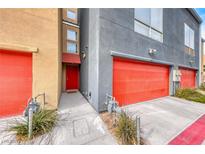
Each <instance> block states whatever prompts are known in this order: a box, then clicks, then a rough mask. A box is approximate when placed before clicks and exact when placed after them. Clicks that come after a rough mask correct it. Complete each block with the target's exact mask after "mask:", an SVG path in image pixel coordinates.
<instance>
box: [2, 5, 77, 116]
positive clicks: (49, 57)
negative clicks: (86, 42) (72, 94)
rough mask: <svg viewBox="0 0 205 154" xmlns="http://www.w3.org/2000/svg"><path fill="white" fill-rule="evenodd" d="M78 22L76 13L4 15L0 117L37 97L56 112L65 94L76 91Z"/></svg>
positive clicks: (9, 12)
mask: <svg viewBox="0 0 205 154" xmlns="http://www.w3.org/2000/svg"><path fill="white" fill-rule="evenodd" d="M78 22H79V20H78V10H77V9H0V25H1V26H0V102H1V103H0V117H4V116H11V115H17V114H22V112H23V111H24V109H25V107H26V106H27V103H28V100H29V99H30V98H31V97H35V96H37V95H39V94H45V101H46V102H44V98H43V97H42V96H43V95H42V96H40V97H38V102H40V103H46V106H48V107H51V108H57V107H58V103H59V101H60V97H61V92H62V91H64V90H66V89H65V88H67V89H69V90H75V89H78V86H79V85H78V84H79V83H78V82H77V81H78V78H79V77H78V74H79V73H78V72H79V71H78V72H77V70H78V68H79V67H76V66H78V64H79V63H80V58H79V25H78ZM69 53H71V54H69ZM68 68H69V69H68ZM66 70H69V71H67V72H66ZM66 73H67V74H72V76H71V77H69V79H68V78H67V81H65V80H66V77H65V75H66ZM73 75H74V76H73Z"/></svg>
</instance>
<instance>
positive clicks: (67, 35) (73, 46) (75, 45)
mask: <svg viewBox="0 0 205 154" xmlns="http://www.w3.org/2000/svg"><path fill="white" fill-rule="evenodd" d="M63 51H64V52H67V53H79V29H78V28H76V27H73V26H69V25H63Z"/></svg>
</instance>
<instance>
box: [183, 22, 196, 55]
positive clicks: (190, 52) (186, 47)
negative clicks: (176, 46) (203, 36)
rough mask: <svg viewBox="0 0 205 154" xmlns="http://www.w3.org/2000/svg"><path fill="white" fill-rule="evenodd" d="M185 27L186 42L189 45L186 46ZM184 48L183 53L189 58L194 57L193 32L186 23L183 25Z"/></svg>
mask: <svg viewBox="0 0 205 154" xmlns="http://www.w3.org/2000/svg"><path fill="white" fill-rule="evenodd" d="M186 27H187V28H188V33H189V34H188V41H189V43H188V44H189V45H187V44H186V40H187V39H186V35H187V34H186ZM191 32H193V42H192V43H193V48H192V47H191V46H192V45H191V35H190V33H191ZM184 46H185V53H187V54H188V55H191V56H195V31H194V30H193V29H192V28H191V27H190V26H189V25H188V24H186V23H184Z"/></svg>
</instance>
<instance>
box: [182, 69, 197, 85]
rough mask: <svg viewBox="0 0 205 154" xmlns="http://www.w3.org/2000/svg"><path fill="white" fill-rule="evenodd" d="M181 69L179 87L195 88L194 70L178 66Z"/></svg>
mask: <svg viewBox="0 0 205 154" xmlns="http://www.w3.org/2000/svg"><path fill="white" fill-rule="evenodd" d="M180 71H181V88H195V87H196V71H195V70H191V69H187V68H180Z"/></svg>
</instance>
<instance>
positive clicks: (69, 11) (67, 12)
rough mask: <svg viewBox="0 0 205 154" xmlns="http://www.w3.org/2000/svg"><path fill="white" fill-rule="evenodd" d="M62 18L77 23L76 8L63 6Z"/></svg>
mask: <svg viewBox="0 0 205 154" xmlns="http://www.w3.org/2000/svg"><path fill="white" fill-rule="evenodd" d="M63 20H64V21H68V22H71V23H74V24H78V9H77V8H64V9H63Z"/></svg>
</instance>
